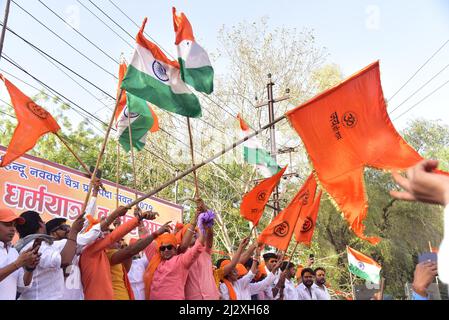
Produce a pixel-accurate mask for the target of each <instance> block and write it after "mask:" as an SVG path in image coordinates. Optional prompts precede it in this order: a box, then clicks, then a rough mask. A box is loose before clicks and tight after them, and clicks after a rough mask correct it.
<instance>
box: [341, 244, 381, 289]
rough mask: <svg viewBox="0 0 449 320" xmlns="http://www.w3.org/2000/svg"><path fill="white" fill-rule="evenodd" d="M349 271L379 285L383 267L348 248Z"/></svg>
mask: <svg viewBox="0 0 449 320" xmlns="http://www.w3.org/2000/svg"><path fill="white" fill-rule="evenodd" d="M347 253H348V263H349V271H350V272H351V273H353V274H355V275H356V276H358V277H360V278H362V279H365V280H368V281H371V282H373V283H377V284H379V282H380V269H381V266H380V265H379V264H378V263H377V262H376V261H374V260H373V259H371V258H370V257H368V256H366V255H364V254H363V253H361V252H359V251H357V250H354V249H352V248H350V247H347Z"/></svg>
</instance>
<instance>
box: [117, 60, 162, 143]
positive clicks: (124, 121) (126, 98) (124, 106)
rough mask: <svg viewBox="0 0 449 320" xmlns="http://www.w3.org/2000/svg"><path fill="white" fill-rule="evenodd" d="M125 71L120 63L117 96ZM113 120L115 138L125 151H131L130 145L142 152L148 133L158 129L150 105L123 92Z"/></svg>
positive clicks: (155, 117)
mask: <svg viewBox="0 0 449 320" xmlns="http://www.w3.org/2000/svg"><path fill="white" fill-rule="evenodd" d="M126 70H127V68H126V64H125V63H121V64H120V68H119V85H118V88H119V89H118V93H117V95H119V92H120V86H121V83H122V80H123V77H124V75H125V73H126ZM117 98H118V96H117ZM128 117H129V120H128ZM115 120H116V129H117V134H116V137H117V139H118V141H119V142H120V144H121V145H122V147H123V149H125V150H126V151H130V150H131V145H132V146H133V147H134V148H136V149H137V150H139V151H140V150H142V149H143V148H144V147H145V141H146V137H147V135H148V132H149V131H150V132H155V131H157V130H158V129H159V124H158V118H157V115H156V113H155V112H154V111H153V110H152V108H151V106H150V104H149V103H148V102H147V101H145V100H143V99H140V98H138V97H136V96H134V95H132V94H130V93H127V92H125V91H123V93H122V96H121V99H120V102H119V105H118V107H117V112H116V114H115ZM129 127H131V136H132V140H133V141H132V142H130V140H129V138H130V137H129Z"/></svg>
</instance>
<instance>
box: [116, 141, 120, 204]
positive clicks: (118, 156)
mask: <svg viewBox="0 0 449 320" xmlns="http://www.w3.org/2000/svg"><path fill="white" fill-rule="evenodd" d="M119 180H120V142H119V141H117V180H116V181H115V194H116V200H115V208H116V209H117V208H118V204H119V201H118V196H119V187H118V186H119Z"/></svg>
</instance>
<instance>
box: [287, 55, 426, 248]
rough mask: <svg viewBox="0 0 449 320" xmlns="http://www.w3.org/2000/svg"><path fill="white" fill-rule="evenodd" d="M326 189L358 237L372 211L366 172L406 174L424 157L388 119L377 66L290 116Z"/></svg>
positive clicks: (361, 236)
mask: <svg viewBox="0 0 449 320" xmlns="http://www.w3.org/2000/svg"><path fill="white" fill-rule="evenodd" d="M286 116H287V117H288V119H289V120H290V123H291V125H292V126H293V128H294V129H295V130H296V131H297V132H298V134H299V135H300V137H301V139H302V141H303V142H304V145H305V147H306V150H307V152H308V154H309V157H310V159H311V161H312V163H313V166H314V168H315V171H316V173H317V176H318V179H319V181H320V182H321V185H322V187H323V188H324V189H325V190H326V191H327V192H328V193H329V195H330V196H331V197H332V198H333V199H334V200H335V202H336V204H337V205H338V207H339V209H340V210H341V211H342V212H343V215H344V217H345V219H346V220H347V221H348V222H349V225H350V228H351V229H352V230H353V231H354V232H355V234H356V235H357V236H359V237H360V238H362V239H365V240H368V241H369V242H371V243H373V244H376V243H378V242H379V239H378V238H370V237H366V236H365V235H364V230H365V226H364V225H363V220H364V219H365V218H366V215H367V211H368V204H367V196H366V193H365V186H364V180H363V171H364V169H365V167H367V166H369V167H374V168H378V169H385V170H403V169H406V168H409V167H411V166H413V165H415V164H417V163H418V162H419V161H421V157H420V156H419V154H418V153H417V152H416V151H415V150H413V148H412V147H410V146H409V145H408V144H407V143H406V142H405V140H404V139H403V138H402V137H401V136H400V135H399V134H398V133H397V131H396V130H395V128H394V126H393V124H392V123H391V120H390V118H389V117H388V114H387V110H386V105H385V99H384V96H383V92H382V86H381V82H380V70H379V62H378V61H377V62H375V63H373V64H371V65H369V66H368V67H366V68H365V69H363V70H362V71H360V72H359V73H357V74H355V75H354V76H352V77H351V78H349V79H347V80H346V81H344V82H342V83H340V84H339V85H337V86H335V87H333V88H331V89H329V90H327V91H325V92H324V93H322V94H320V95H319V96H317V97H315V98H314V99H312V100H310V101H309V102H306V103H304V104H303V105H300V106H298V107H297V108H295V109H293V110H291V111H289V112H287V114H286Z"/></svg>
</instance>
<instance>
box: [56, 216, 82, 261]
mask: <svg viewBox="0 0 449 320" xmlns="http://www.w3.org/2000/svg"><path fill="white" fill-rule="evenodd" d="M84 221H85V218H84V217H83V216H80V217H78V218H77V219H76V220H75V221H74V222H73V223H72V227H71V228H70V232H69V234H68V236H67V242H66V244H65V246H64V248H63V249H62V251H61V268H66V267H68V266H69V265H71V264H72V261H73V257H74V256H75V253H76V245H77V242H76V238H77V236H78V233H79V232H80V231H81V229H82V228H83V225H84Z"/></svg>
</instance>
